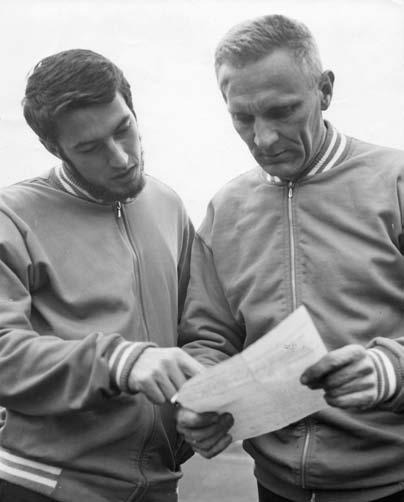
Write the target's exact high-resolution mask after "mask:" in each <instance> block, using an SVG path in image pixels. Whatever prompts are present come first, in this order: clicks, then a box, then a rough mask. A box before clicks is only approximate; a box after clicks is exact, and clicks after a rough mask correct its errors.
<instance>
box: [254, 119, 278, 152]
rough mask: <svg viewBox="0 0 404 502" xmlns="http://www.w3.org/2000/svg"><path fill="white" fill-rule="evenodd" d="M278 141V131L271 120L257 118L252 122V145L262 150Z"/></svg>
mask: <svg viewBox="0 0 404 502" xmlns="http://www.w3.org/2000/svg"><path fill="white" fill-rule="evenodd" d="M278 139H279V134H278V131H277V129H276V127H275V125H274V124H273V122H272V121H271V120H266V119H263V118H260V117H257V118H256V119H255V122H254V143H255V145H256V146H257V147H258V148H260V149H262V150H267V149H269V148H270V147H271V146H272V145H273V144H274V143H276V142H277V141H278Z"/></svg>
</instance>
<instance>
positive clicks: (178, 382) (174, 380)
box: [167, 365, 187, 399]
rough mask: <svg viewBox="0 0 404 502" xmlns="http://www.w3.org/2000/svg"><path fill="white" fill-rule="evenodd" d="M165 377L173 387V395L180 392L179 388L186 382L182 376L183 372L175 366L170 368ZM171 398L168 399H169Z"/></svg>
mask: <svg viewBox="0 0 404 502" xmlns="http://www.w3.org/2000/svg"><path fill="white" fill-rule="evenodd" d="M167 376H168V378H169V379H170V381H171V384H172V385H173V387H174V389H175V394H176V393H177V392H178V391H179V390H180V388H181V387H182V386H183V385H184V383H185V382H186V381H187V378H186V376H185V375H184V374H183V372H182V371H181V370H180V368H179V367H178V366H177V365H173V367H172V368H170V371H169V373H168V374H167ZM173 395H174V394H173ZM173 395H171V397H173ZM171 397H170V399H171Z"/></svg>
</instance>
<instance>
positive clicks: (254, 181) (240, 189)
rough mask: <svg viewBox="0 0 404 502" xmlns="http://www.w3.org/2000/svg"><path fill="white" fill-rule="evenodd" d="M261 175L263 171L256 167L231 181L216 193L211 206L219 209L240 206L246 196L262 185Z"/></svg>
mask: <svg viewBox="0 0 404 502" xmlns="http://www.w3.org/2000/svg"><path fill="white" fill-rule="evenodd" d="M261 173H262V170H261V169H260V168H259V167H255V168H253V169H250V170H249V171H246V172H245V173H242V174H240V175H239V176H237V177H235V178H233V179H231V180H230V181H228V182H227V183H226V184H225V185H223V187H222V188H221V189H220V190H218V192H216V194H215V195H214V196H213V198H212V200H211V204H212V205H213V206H214V207H216V208H218V209H219V208H222V207H229V204H230V205H234V204H239V203H240V201H241V200H244V199H245V197H246V194H248V193H249V192H250V191H251V190H254V189H255V188H256V187H257V186H259V185H261V184H262V181H263V180H262V176H261Z"/></svg>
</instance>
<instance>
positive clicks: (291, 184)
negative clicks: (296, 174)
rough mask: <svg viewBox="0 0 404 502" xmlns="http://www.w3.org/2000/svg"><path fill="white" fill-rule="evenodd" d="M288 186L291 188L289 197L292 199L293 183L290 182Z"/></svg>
mask: <svg viewBox="0 0 404 502" xmlns="http://www.w3.org/2000/svg"><path fill="white" fill-rule="evenodd" d="M288 186H289V190H288V197H289V199H291V198H292V197H293V181H289V183H288Z"/></svg>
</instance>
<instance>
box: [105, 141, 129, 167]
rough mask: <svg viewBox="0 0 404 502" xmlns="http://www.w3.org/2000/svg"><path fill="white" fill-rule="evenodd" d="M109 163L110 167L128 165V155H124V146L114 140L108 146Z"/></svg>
mask: <svg viewBox="0 0 404 502" xmlns="http://www.w3.org/2000/svg"><path fill="white" fill-rule="evenodd" d="M108 152H109V163H110V165H111V166H112V167H118V168H122V167H127V165H128V163H129V155H128V154H127V153H126V151H125V148H124V146H123V145H122V144H121V143H120V142H119V141H115V140H111V141H110V142H109V144H108Z"/></svg>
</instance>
